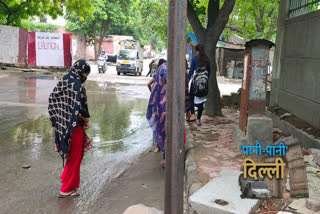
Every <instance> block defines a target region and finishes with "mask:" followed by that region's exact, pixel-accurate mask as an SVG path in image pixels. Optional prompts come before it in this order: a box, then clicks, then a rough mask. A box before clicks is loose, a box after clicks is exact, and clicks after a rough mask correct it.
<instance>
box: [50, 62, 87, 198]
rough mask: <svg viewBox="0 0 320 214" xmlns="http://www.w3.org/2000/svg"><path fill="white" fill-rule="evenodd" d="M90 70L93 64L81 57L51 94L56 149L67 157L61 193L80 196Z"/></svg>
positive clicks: (51, 113) (65, 195)
mask: <svg viewBox="0 0 320 214" xmlns="http://www.w3.org/2000/svg"><path fill="white" fill-rule="evenodd" d="M89 73H90V66H89V64H87V63H86V62H85V61H84V60H78V61H77V62H75V63H74V65H73V66H72V67H71V69H70V71H69V73H68V74H66V75H65V76H64V77H63V79H62V80H61V81H59V82H58V84H57V86H56V87H55V88H54V89H53V92H52V93H51V94H50V97H49V107H48V110H49V115H50V120H51V122H52V126H53V127H54V129H55V144H56V151H57V152H59V153H60V155H61V157H62V159H63V163H64V160H65V158H66V159H67V162H66V165H65V166H64V171H63V173H62V175H61V177H60V179H61V181H62V186H61V189H60V197H61V198H65V197H75V196H79V195H80V194H79V192H77V188H79V184H80V164H81V161H82V157H83V152H84V151H85V149H86V148H84V146H86V145H85V144H84V140H87V137H86V134H85V132H84V130H87V129H88V128H89V117H90V115H89V111H88V105H87V95H86V90H85V88H84V86H83V83H84V82H85V81H86V79H87V76H88V75H89Z"/></svg>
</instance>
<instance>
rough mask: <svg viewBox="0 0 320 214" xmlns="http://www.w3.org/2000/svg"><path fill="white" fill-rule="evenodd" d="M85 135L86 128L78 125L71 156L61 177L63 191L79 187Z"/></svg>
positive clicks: (73, 137) (72, 141)
mask: <svg viewBox="0 0 320 214" xmlns="http://www.w3.org/2000/svg"><path fill="white" fill-rule="evenodd" d="M83 135H84V130H83V127H81V126H78V128H77V129H76V130H74V131H73V132H72V138H71V145H70V152H69V158H68V159H67V162H66V165H65V167H64V170H63V173H62V175H61V177H60V179H61V180H62V186H61V189H60V191H61V192H71V191H73V190H74V189H77V188H79V184H80V164H81V161H82V157H83V152H82V144H83Z"/></svg>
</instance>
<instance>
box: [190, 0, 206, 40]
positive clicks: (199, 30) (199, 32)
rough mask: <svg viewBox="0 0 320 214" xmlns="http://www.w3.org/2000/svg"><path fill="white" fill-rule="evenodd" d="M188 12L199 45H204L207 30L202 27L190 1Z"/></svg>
mask: <svg viewBox="0 0 320 214" xmlns="http://www.w3.org/2000/svg"><path fill="white" fill-rule="evenodd" d="M187 12H188V13H187V16H188V20H189V23H190V25H191V27H192V29H193V31H194V33H195V34H196V36H197V38H198V40H199V43H204V40H205V34H206V29H205V28H204V27H203V26H202V24H201V22H200V20H199V18H198V15H197V13H196V11H195V10H194V8H193V6H192V4H191V3H190V1H189V0H188V7H187Z"/></svg>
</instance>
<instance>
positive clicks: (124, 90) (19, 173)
mask: <svg viewBox="0 0 320 214" xmlns="http://www.w3.org/2000/svg"><path fill="white" fill-rule="evenodd" d="M145 64H146V63H145ZM109 72H110V73H108V74H102V75H99V74H97V71H96V70H95V66H93V72H92V74H91V75H90V78H89V80H88V81H87V82H86V88H87V93H88V102H89V110H90V114H91V120H90V124H91V127H90V129H89V130H88V132H87V133H88V136H89V137H90V138H91V139H92V141H93V145H94V148H93V149H92V150H91V151H90V152H88V153H87V154H86V155H85V157H84V160H83V162H82V165H81V184H80V192H81V196H80V197H79V198H77V199H73V200H69V199H67V200H61V199H58V198H57V195H58V192H59V188H60V185H61V184H60V181H59V176H60V174H61V173H62V170H63V168H62V161H61V159H60V157H59V155H58V154H57V153H56V152H55V151H54V138H53V131H52V128H51V124H50V121H49V119H48V113H47V105H48V101H47V100H48V96H49V93H50V92H51V91H52V89H53V87H54V86H55V85H56V83H57V80H58V77H56V76H54V75H52V74H49V73H21V72H11V71H5V72H4V71H1V72H0V121H1V123H0V167H1V170H0V180H1V183H0V191H1V194H0V207H1V209H0V213H6V214H10V213H91V212H90V210H92V207H94V206H95V202H96V200H97V199H98V198H99V196H100V195H101V193H102V192H103V191H104V190H105V189H106V188H108V185H109V184H110V183H111V182H112V181H113V180H114V179H115V178H116V177H118V176H119V175H120V174H121V173H123V172H124V171H125V170H126V169H127V168H128V167H129V166H130V164H132V163H133V162H134V161H135V160H136V159H137V158H138V157H140V156H141V155H142V154H143V153H144V152H146V151H147V150H148V149H149V148H150V147H151V145H152V132H151V129H150V128H149V126H148V123H147V121H146V119H145V112H146V106H147V101H148V100H147V99H148V96H149V92H148V90H147V88H146V86H145V84H146V82H147V81H148V78H145V77H133V76H132V77H131V76H121V78H119V79H120V80H119V81H116V79H117V75H116V73H115V70H114V68H110V70H109ZM145 72H146V71H145ZM24 165H30V166H31V167H30V168H29V169H24V168H23V166H24Z"/></svg>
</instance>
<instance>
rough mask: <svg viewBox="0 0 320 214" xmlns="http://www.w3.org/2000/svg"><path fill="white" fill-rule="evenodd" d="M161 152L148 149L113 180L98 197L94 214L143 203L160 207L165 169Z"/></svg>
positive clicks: (119, 213) (116, 211)
mask: <svg viewBox="0 0 320 214" xmlns="http://www.w3.org/2000/svg"><path fill="white" fill-rule="evenodd" d="M160 161H161V155H160V153H154V152H148V153H146V154H145V155H144V156H143V157H141V158H140V159H139V161H137V163H135V164H133V166H132V167H130V168H129V170H128V171H127V172H125V173H124V174H123V175H122V176H120V177H119V178H118V179H116V180H115V181H113V182H112V184H111V185H110V186H109V187H108V188H107V189H106V190H105V191H104V194H103V195H102V197H101V198H100V199H98V202H97V205H96V211H95V212H92V213H97V214H100V213H101V214H122V213H123V212H124V211H125V210H126V209H127V208H128V207H130V206H132V205H135V204H144V205H146V206H148V207H155V208H157V209H159V210H163V208H164V207H163V206H164V197H163V196H164V176H165V170H164V169H163V168H161V166H160Z"/></svg>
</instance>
